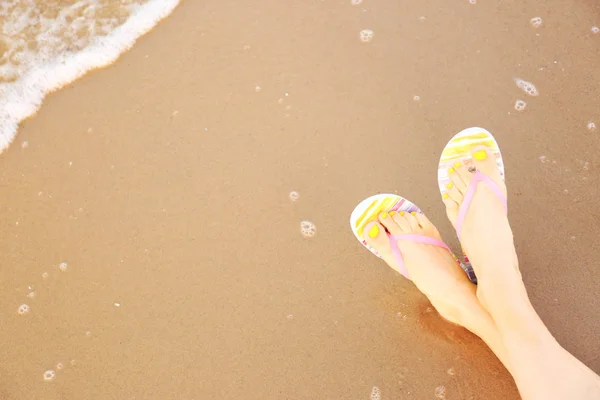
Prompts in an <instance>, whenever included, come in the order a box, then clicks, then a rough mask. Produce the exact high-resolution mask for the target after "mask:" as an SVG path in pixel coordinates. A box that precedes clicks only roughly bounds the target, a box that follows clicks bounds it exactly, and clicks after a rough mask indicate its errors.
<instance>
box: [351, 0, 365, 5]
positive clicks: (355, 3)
mask: <svg viewBox="0 0 600 400" xmlns="http://www.w3.org/2000/svg"><path fill="white" fill-rule="evenodd" d="M362 2H363V0H352V1H351V2H350V3H352V5H353V6H357V5H359V4H361V3H362Z"/></svg>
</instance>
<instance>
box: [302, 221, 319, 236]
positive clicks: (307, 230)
mask: <svg viewBox="0 0 600 400" xmlns="http://www.w3.org/2000/svg"><path fill="white" fill-rule="evenodd" d="M300 232H301V233H302V235H304V236H305V237H313V236H315V235H316V234H317V227H316V225H315V224H313V223H312V222H310V221H302V222H300Z"/></svg>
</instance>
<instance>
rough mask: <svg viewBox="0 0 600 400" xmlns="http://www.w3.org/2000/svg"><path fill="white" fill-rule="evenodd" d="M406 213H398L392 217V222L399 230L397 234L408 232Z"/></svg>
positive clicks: (408, 224) (408, 225)
mask: <svg viewBox="0 0 600 400" xmlns="http://www.w3.org/2000/svg"><path fill="white" fill-rule="evenodd" d="M406 214H407V213H406V212H405V211H400V212H398V214H396V215H394V217H393V218H394V221H395V222H396V224H397V225H398V227H399V228H400V232H399V233H401V234H402V233H408V232H410V223H409V222H408V220H407V219H406V218H405V217H406Z"/></svg>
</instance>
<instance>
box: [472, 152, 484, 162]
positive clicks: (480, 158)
mask: <svg viewBox="0 0 600 400" xmlns="http://www.w3.org/2000/svg"><path fill="white" fill-rule="evenodd" d="M473 158H475V159H476V160H477V161H483V160H485V159H486V158H487V153H486V152H485V150H478V151H476V152H475V153H473Z"/></svg>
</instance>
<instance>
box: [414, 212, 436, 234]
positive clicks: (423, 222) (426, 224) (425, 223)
mask: <svg viewBox="0 0 600 400" xmlns="http://www.w3.org/2000/svg"><path fill="white" fill-rule="evenodd" d="M415 219H416V220H417V222H418V223H419V226H420V227H421V228H423V229H424V230H430V228H433V227H435V226H434V225H433V224H432V223H431V221H430V220H429V218H427V217H426V216H425V214H423V213H417V214H416V215H415Z"/></svg>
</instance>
